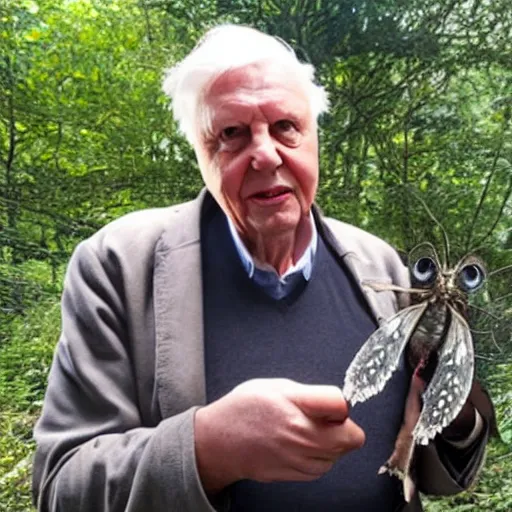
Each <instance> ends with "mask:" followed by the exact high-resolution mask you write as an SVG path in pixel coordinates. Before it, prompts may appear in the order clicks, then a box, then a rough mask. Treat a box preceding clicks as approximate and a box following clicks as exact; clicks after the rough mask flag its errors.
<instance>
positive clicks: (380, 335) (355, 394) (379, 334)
mask: <svg viewBox="0 0 512 512" xmlns="http://www.w3.org/2000/svg"><path fill="white" fill-rule="evenodd" d="M426 309H427V304H426V303H422V304H418V305H415V306H410V307H408V308H405V309H403V310H402V311H399V312H398V313H397V314H396V315H394V316H392V317H391V318H390V319H389V320H386V322H384V323H383V324H382V325H381V327H380V328H379V329H377V330H376V331H375V332H374V333H373V334H372V335H371V336H370V337H369V338H368V339H367V340H366V342H365V343H364V345H363V346H362V347H361V348H360V349H359V352H358V353H357V354H356V356H355V357H354V359H353V360H352V362H351V363H350V366H349V368H348V370H347V373H346V375H345V382H344V385H343V396H344V397H345V399H346V400H347V401H349V402H350V403H351V404H352V405H355V404H356V403H357V402H364V401H365V400H367V399H368V398H370V397H372V396H373V395H376V394H377V393H379V392H380V391H382V389H383V388H384V386H385V385H386V382H387V381H388V380H389V378H390V377H391V375H392V374H393V372H394V371H395V370H396V368H397V367H398V363H399V362H400V356H401V354H402V352H403V350H404V348H405V346H406V345H407V342H408V341H409V339H410V337H411V335H412V333H413V332H414V329H415V328H416V325H417V324H418V322H419V320H420V318H421V317H422V315H423V313H424V312H425V310H426Z"/></svg>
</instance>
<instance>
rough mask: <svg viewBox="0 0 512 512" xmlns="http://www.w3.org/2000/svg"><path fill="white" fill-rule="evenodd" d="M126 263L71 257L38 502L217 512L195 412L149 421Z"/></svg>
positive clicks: (46, 409)
mask: <svg viewBox="0 0 512 512" xmlns="http://www.w3.org/2000/svg"><path fill="white" fill-rule="evenodd" d="M117 263H118V262H117ZM119 267H120V265H118V264H116V261H115V259H114V258H113V257H112V255H108V254H101V253H100V251H97V250H96V247H95V246H94V245H93V244H91V243H90V242H89V241H86V242H84V243H82V244H81V245H80V246H79V247H78V248H77V250H76V251H75V253H74V255H73V257H72V259H71V261H70V265H69V268H68V272H67V275H66V281H65V287H64V294H63V298H62V334H61V337H60V340H59V342H58V345H57V349H56V353H55V356H54V361H53V364H52V368H51V371H50V375H49V381H48V388H47V392H46V396H45V400H44V405H43V411H42V414H41V417H40V419H39V421H38V423H37V425H36V428H35V431H34V437H35V440H36V453H35V457H34V468H33V481H32V484H33V498H34V503H35V504H37V508H38V510H39V511H40V512H50V511H51V512H57V511H62V510H75V511H81V512H87V511H90V512H121V511H123V512H124V511H126V512H136V511H140V512H142V511H146V510H153V511H165V512H169V511H173V510H176V511H183V512H213V511H214V510H215V509H214V508H213V507H212V505H211V504H210V502H209V501H208V498H207V496H206V495H205V493H204V491H203V489H202V486H201V482H200V478H199V475H198V472H197V468H196V462H195V448H194V414H195V411H196V408H195V407H192V408H190V409H188V410H186V411H184V412H182V413H180V414H177V415H175V416H172V417H169V418H167V419H163V420H162V421H161V422H160V423H158V424H156V425H152V426H147V425H143V422H142V420H141V414H140V411H139V407H138V396H137V391H136V385H135V378H136V375H135V367H134V364H133V361H132V360H131V359H132V358H131V354H130V348H129V339H128V338H129V335H128V332H127V331H128V329H127V327H126V326H127V319H126V318H125V317H126V313H125V297H124V296H123V285H122V279H123V276H122V272H121V270H120V268H119Z"/></svg>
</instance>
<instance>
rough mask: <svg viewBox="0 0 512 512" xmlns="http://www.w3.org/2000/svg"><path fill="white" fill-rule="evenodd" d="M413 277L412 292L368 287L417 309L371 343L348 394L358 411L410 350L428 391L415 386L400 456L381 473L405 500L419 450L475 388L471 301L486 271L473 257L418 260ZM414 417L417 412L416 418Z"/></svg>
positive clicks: (350, 373)
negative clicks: (403, 297) (406, 299)
mask: <svg viewBox="0 0 512 512" xmlns="http://www.w3.org/2000/svg"><path fill="white" fill-rule="evenodd" d="M411 274H412V275H411V280H412V282H413V285H414V286H415V287H414V288H411V289H408V290H404V289H400V288H397V287H395V286H392V285H381V284H380V285H379V284H376V283H367V285H368V286H370V287H372V288H373V289H375V290H376V291H383V290H394V291H400V292H406V293H410V294H411V295H412V298H413V300H412V302H413V305H412V306H409V307H408V308H405V309H404V310H402V311H400V312H399V313H397V314H396V315H394V316H393V317H391V318H390V319H389V320H387V321H386V322H385V323H384V324H382V326H381V327H380V328H379V329H378V330H377V331H375V332H374V333H373V334H372V336H370V338H369V339H368V340H367V341H366V343H365V344H364V345H363V347H361V349H360V350H359V352H358V353H357V354H356V357H355V358H354V360H353V361H352V363H351V365H350V367H349V369H348V370H347V374H346V377H345V385H344V389H343V393H344V396H345V398H346V399H347V400H348V401H349V402H350V403H351V404H352V405H354V404H356V403H357V402H363V401H365V400H367V399H368V398H370V397H371V396H373V395H375V394H377V393H379V392H380V391H381V390H382V389H383V388H384V386H385V384H386V382H387V381H388V380H389V378H390V377H391V375H392V373H393V372H394V371H395V369H396V368H397V366H398V364H399V360H400V357H401V355H402V353H403V352H404V351H405V354H406V357H407V361H408V362H409V364H410V365H411V367H412V369H413V371H414V376H415V377H416V376H419V377H421V380H422V381H424V382H425V384H426V390H425V392H424V393H423V395H422V396H421V391H420V390H419V389H418V388H416V389H415V388H414V386H413V384H412V383H413V382H414V378H413V381H411V382H412V383H411V390H410V392H409V395H408V398H407V403H406V411H408V413H407V412H406V415H405V416H406V417H407V419H406V420H404V423H403V425H402V428H401V430H400V432H399V434H398V436H397V440H396V443H395V450H394V451H393V453H392V455H391V457H390V458H389V459H388V461H387V462H386V463H385V464H384V466H382V467H381V468H380V470H379V473H385V472H389V473H391V474H393V475H396V476H398V477H399V478H401V479H402V480H403V483H404V495H405V498H406V500H407V501H409V499H410V498H411V496H412V494H413V493H414V483H413V480H412V478H411V476H410V474H409V468H410V467H411V462H412V458H413V455H414V447H415V445H416V444H427V443H428V442H429V441H430V440H432V439H433V438H434V437H435V436H436V435H437V434H438V433H439V432H441V431H442V430H443V429H444V428H445V427H446V426H447V425H449V424H450V423H451V422H452V421H453V420H454V419H455V418H456V417H457V415H458V414H459V412H460V411H461V410H462V408H463V406H464V404H465V403H466V400H467V399H468V396H469V393H470V391H471V389H472V386H473V369H474V354H473V342H472V338H471V332H470V330H469V327H468V325H467V322H466V319H465V318H466V317H467V304H468V302H467V295H468V293H470V292H472V291H475V290H476V289H478V288H480V286H481V285H482V283H483V281H484V278H485V271H484V267H483V264H481V262H480V261H479V260H477V259H476V258H474V257H470V258H465V259H463V260H462V261H461V262H460V263H459V264H458V265H457V266H456V267H455V268H453V269H448V268H446V267H441V266H440V265H439V262H438V259H437V256H436V257H435V258H430V257H424V258H420V259H419V260H417V262H416V264H415V265H414V267H413V268H412V270H411ZM421 402H423V406H422V407H421ZM420 409H421V412H419V411H420ZM411 410H417V411H418V412H417V413H414V414H411V413H410V411H411Z"/></svg>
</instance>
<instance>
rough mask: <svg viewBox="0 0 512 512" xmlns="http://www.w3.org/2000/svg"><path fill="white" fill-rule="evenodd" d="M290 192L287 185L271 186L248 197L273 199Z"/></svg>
mask: <svg viewBox="0 0 512 512" xmlns="http://www.w3.org/2000/svg"><path fill="white" fill-rule="evenodd" d="M290 192H291V189H290V188H289V187H273V188H269V189H266V190H262V191H260V192H256V193H255V194H252V195H251V196H250V197H251V198H254V199H263V200H264V199H273V198H278V197H281V196H285V195H287V194H289V193H290Z"/></svg>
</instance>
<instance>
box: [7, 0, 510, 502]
mask: <svg viewBox="0 0 512 512" xmlns="http://www.w3.org/2000/svg"><path fill="white" fill-rule="evenodd" d="M229 21H233V22H243V23H247V24H250V25H252V26H256V27H259V28H261V29H263V30H264V31H266V32H269V33H271V34H276V35H279V36H281V37H282V38H284V39H285V40H286V41H288V42H290V43H291V44H292V45H293V47H294V48H295V50H296V51H297V53H298V54H299V55H300V57H301V58H302V59H304V60H307V61H309V62H311V63H313V64H314V65H315V66H316V68H317V76H318V79H319V80H320V81H321V82H322V83H323V84H324V85H325V86H326V87H327V89H328V91H329V94H330V100H331V110H330V113H329V114H327V115H325V116H324V117H323V118H322V120H321V134H320V139H321V150H320V159H321V183H320V188H319V193H318V203H319V205H320V206H321V207H322V209H323V210H324V212H325V213H326V214H328V215H331V216H334V217H337V218H340V219H343V220H345V221H347V222H351V223H353V224H356V225H358V226H361V227H363V228H364V229H367V230H369V231H371V232H373V233H375V234H377V235H379V236H381V237H382V238H384V239H386V240H388V241H389V242H390V243H392V244H394V245H395V246H396V247H397V248H398V249H399V250H402V251H404V252H405V253H406V252H407V251H408V250H409V249H411V248H412V247H413V246H414V245H415V244H416V243H418V242H420V241H426V240H428V241H431V242H433V243H435V244H436V246H437V247H438V248H442V245H443V230H442V228H441V225H442V226H444V229H445V231H446V232H447V235H448V238H449V240H450V244H451V253H452V257H453V260H452V263H453V262H454V261H456V259H457V257H460V256H462V255H463V254H465V253H467V252H468V251H470V250H473V251H475V250H476V251H477V252H478V253H479V254H480V255H481V256H483V257H484V258H485V261H486V262H487V265H488V267H489V269H491V271H492V270H494V274H493V275H491V277H490V279H489V283H488V286H487V287H486V289H485V290H484V292H482V293H480V294H479V295H478V297H476V298H475V306H477V307H478V308H479V309H475V310H474V311H476V314H474V315H473V316H472V321H473V325H476V327H475V331H477V332H476V333H475V345H476V352H477V361H478V372H479V375H480V378H481V379H482V380H484V381H485V382H486V383H487V385H488V387H489V389H490V391H491V393H492V396H493V398H494V401H495V403H496V405H497V411H498V420H499V426H500V430H501V437H502V439H501V441H494V442H493V443H492V444H491V447H490V450H489V456H488V458H487V462H486V465H485V469H484V472H483V474H482V477H481V478H480V480H479V483H478V485H477V487H476V488H474V489H472V490H471V491H469V492H467V493H464V494H463V495H461V496H458V497H455V498H452V499H449V500H448V499H441V500H437V499H433V500H430V501H429V502H428V505H427V507H428V508H427V510H428V511H430V512H435V511H444V510H447V508H448V507H450V508H451V509H452V510H454V511H457V512H460V511H463V510H479V511H481V510H489V511H490V510H492V511H510V510H512V356H511V354H512V337H511V329H510V322H511V321H512V294H511V293H510V290H511V284H512V277H511V275H512V272H507V271H502V272H499V271H497V270H498V269H500V268H502V267H506V266H508V265H510V264H511V263H512V222H511V218H512V204H511V199H510V198H511V195H512V138H511V135H512V129H511V114H512V8H511V4H510V0H448V1H446V0H407V1H405V0H378V1H377V0H375V1H374V0H229V1H227V0H202V1H198V0H175V1H171V0H140V1H135V0H112V1H106V0H103V1H101V0H39V1H33V0H0V435H1V437H0V511H9V512H18V511H27V510H31V505H30V491H29V483H30V478H29V475H30V457H31V454H32V451H33V442H32V437H31V436H32V434H31V432H32V427H33V424H34V421H35V419H36V417H37V415H38V413H39V411H40V407H41V401H42V398H43V394H44V389H45V383H46V378H47V373H48V369H49V365H50V363H51V357H52V352H53V349H54V346H55V343H56V341H57V338H58V333H59V328H60V318H59V298H60V292H61V287H62V280H63V273H64V269H65V265H66V262H67V260H68V258H69V256H70V253H71V252H72V250H73V248H74V246H75V245H76V244H77V243H78V242H79V241H80V240H82V239H84V238H85V237H87V236H89V235H91V234H92V233H93V232H94V231H96V230H97V229H98V228H100V227H101V226H102V225H104V224H105V223H107V222H109V221H110V220H112V219H114V218H117V217H119V216H120V215H122V214H124V213H126V212H129V211H132V210H136V209H140V208H146V207H154V206H165V205H169V204H172V203H177V202H181V201H183V200H186V199H190V198H192V197H194V196H195V195H196V194H197V192H198V191H199V190H200V188H201V181H200V175H199V172H198V170H197V165H196V163H195V159H194V155H193V152H192V150H191V148H190V147H189V146H188V145H187V143H186V142H185V141H184V139H183V138H182V137H181V136H180V135H179V133H178V132H177V129H176V126H175V124H174V122H173V120H172V116H171V114H170V112H169V109H168V100H167V99H166V98H165V97H164V95H163V93H162V92H161V89H160V87H161V81H162V76H163V70H164V69H165V68H166V67H168V66H170V65H172V64H173V63H174V62H176V61H177V60H178V59H180V58H181V57H183V56H184V55H185V54H186V53H187V52H188V51H189V50H190V49H191V48H192V47H193V45H194V44H195V42H196V41H197V40H198V38H199V37H200V35H201V34H202V33H203V32H204V30H205V29H206V28H207V27H209V26H212V25H214V24H216V23H219V22H229ZM429 210H430V214H429ZM434 216H435V218H436V219H437V221H438V223H437V222H435V221H434V218H433V217H434ZM439 250H440V252H443V251H442V249H439ZM483 310H485V311H487V313H484V312H483ZM340 378H341V377H340Z"/></svg>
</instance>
